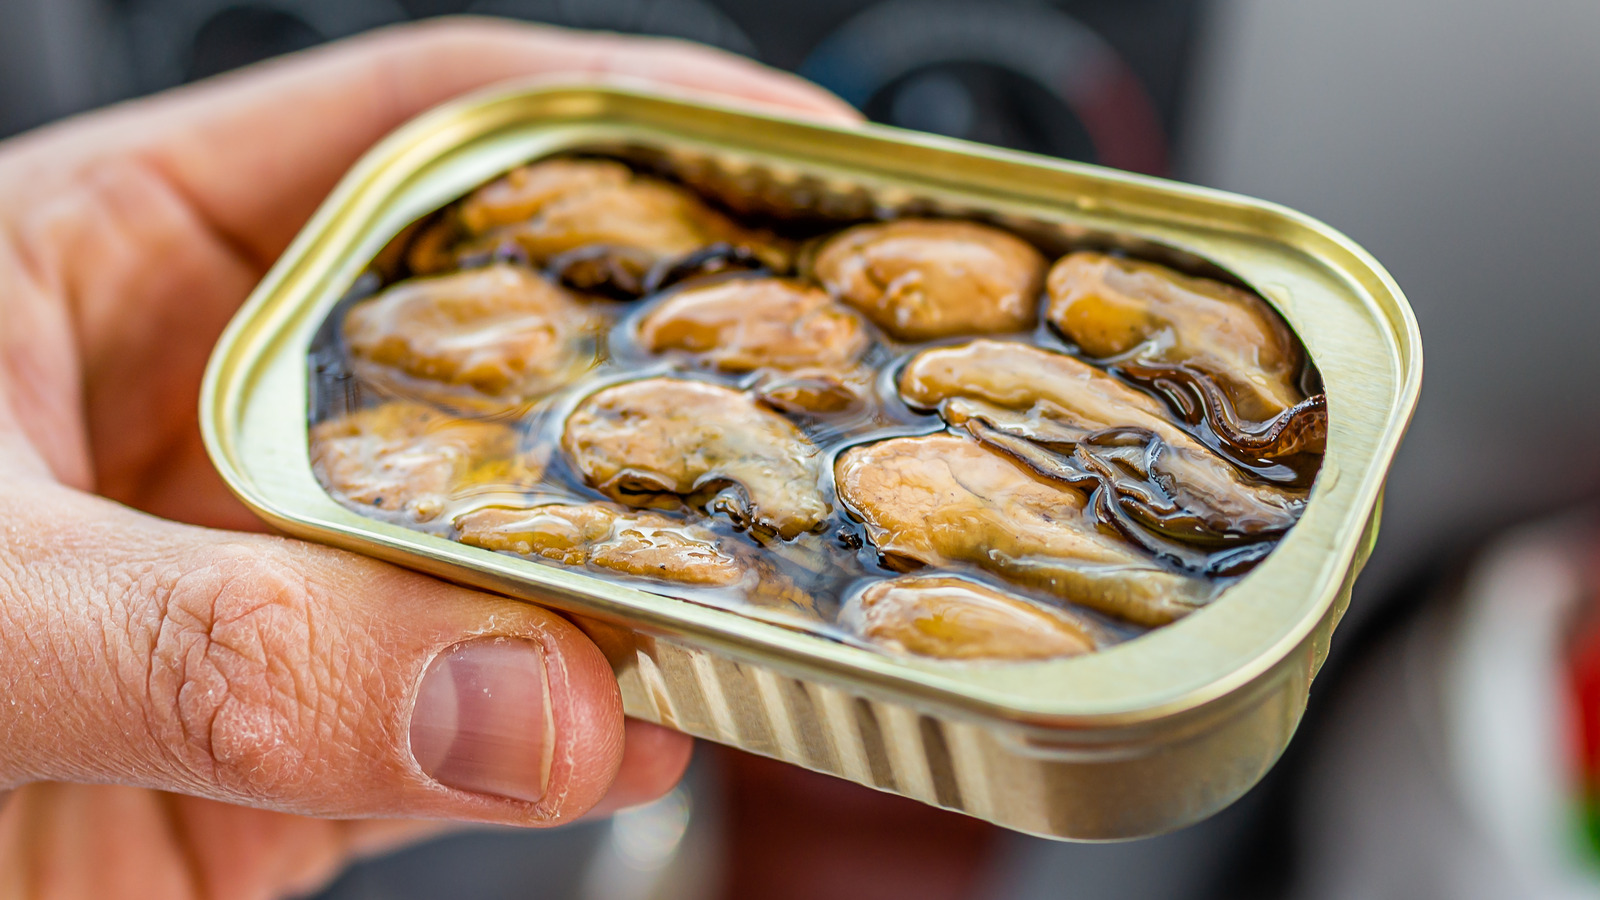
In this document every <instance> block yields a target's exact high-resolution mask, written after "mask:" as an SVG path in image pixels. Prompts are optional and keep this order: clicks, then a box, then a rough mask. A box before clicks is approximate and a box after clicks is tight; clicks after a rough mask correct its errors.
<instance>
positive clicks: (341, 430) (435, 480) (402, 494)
mask: <svg viewBox="0 0 1600 900" xmlns="http://www.w3.org/2000/svg"><path fill="white" fill-rule="evenodd" d="M311 467H312V470H313V471H314V472H315V473H316V476H317V479H318V480H319V481H321V482H322V485H323V487H324V488H325V489H327V491H328V493H330V494H332V495H333V496H334V497H335V498H337V499H339V500H342V501H344V502H346V503H349V504H352V505H355V506H358V507H366V508H374V509H380V510H383V511H385V512H392V513H400V514H402V515H404V516H406V517H408V518H410V519H412V520H414V521H417V522H427V521H430V520H432V519H435V518H437V517H438V516H439V515H440V514H441V513H443V512H444V510H445V508H446V507H447V505H448V503H449V502H450V501H451V500H452V499H454V498H460V497H463V496H467V495H470V494H472V493H474V492H476V491H482V490H490V489H497V490H518V489H525V488H528V487H531V486H532V485H533V484H535V483H537V482H538V480H539V477H540V475H542V474H543V468H544V467H543V466H542V465H540V464H539V463H538V461H537V460H536V459H534V458H532V457H530V456H528V455H526V454H523V453H520V452H519V451H518V436H517V433H516V432H515V431H514V430H512V429H511V428H509V427H507V426H506V425H504V424H501V423H498V422H479V421H470V420H462V419H458V418H455V417H454V416H450V415H446V414H445V413H443V412H441V411H439V410H437V409H433V408H432V407H428V406H423V405H421V404H418V403H409V402H405V401H394V402H391V403H385V404H383V405H382V406H376V407H371V408H368V409H363V410H358V411H356V412H353V413H350V414H348V415H345V416H342V417H340V418H337V419H329V420H328V421H325V422H321V423H318V424H317V425H316V426H314V427H313V428H312V429H311Z"/></svg>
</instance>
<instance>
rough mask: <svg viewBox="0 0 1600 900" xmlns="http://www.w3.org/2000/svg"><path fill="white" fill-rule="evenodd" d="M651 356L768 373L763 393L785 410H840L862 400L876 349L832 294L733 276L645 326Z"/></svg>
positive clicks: (674, 303) (684, 296)
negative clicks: (866, 359) (865, 357)
mask: <svg viewBox="0 0 1600 900" xmlns="http://www.w3.org/2000/svg"><path fill="white" fill-rule="evenodd" d="M639 343H640V345H641V346H643V347H644V348H645V349H646V350H649V351H651V352H653V353H667V352H678V353H686V354H690V355H691V356H692V357H693V358H695V359H696V360H698V361H700V362H701V363H703V364H704V365H706V366H709V367H710V368H713V369H717V370H718V371H722V372H729V373H733V374H743V373H746V372H755V371H761V372H763V376H762V378H761V380H760V382H759V384H758V385H757V388H756V389H757V392H758V393H759V394H760V395H761V396H762V398H763V399H765V400H767V401H768V402H769V403H771V404H772V405H773V406H776V407H778V408H779V409H784V410H790V411H796V412H838V411H840V410H843V409H846V408H848V407H850V406H853V405H855V404H857V403H859V402H860V400H861V396H862V395H863V394H864V393H866V392H867V390H868V387H867V384H868V382H870V380H871V373H870V372H867V371H863V370H862V369H861V368H860V367H858V366H857V365H856V363H857V362H858V361H859V360H860V359H861V355H862V354H863V353H865V352H866V351H867V348H868V347H869V346H871V343H872V338H871V335H869V334H868V326H867V323H866V321H865V320H864V319H862V318H861V315H860V314H859V313H857V312H856V311H855V310H852V309H850V308H848V307H845V306H842V305H840V304H839V303H837V302H835V301H834V300H833V299H832V298H830V297H829V296H828V294H827V292H825V291H823V290H821V289H819V288H815V287H810V286H808V285H805V284H802V283H800V282H797V281H791V280H787V279H779V278H731V279H726V280H723V281H718V282H715V283H712V284H707V285H703V286H699V287H690V288H686V289H684V290H682V291H678V292H676V293H674V294H672V295H671V296H669V297H667V298H666V299H665V300H663V301H661V304H660V305H659V306H657V307H656V308H655V309H653V310H651V311H650V313H649V314H648V315H646V316H645V317H644V319H643V320H641V321H640V323H639Z"/></svg>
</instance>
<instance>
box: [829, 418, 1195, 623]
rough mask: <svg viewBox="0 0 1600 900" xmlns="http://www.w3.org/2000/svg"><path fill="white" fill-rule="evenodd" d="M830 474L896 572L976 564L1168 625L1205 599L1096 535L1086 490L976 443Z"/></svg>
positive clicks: (858, 455) (906, 444) (936, 439)
mask: <svg viewBox="0 0 1600 900" xmlns="http://www.w3.org/2000/svg"><path fill="white" fill-rule="evenodd" d="M834 473H835V479H836V482H837V490H838V494H839V502H840V503H842V504H843V505H844V506H845V508H846V509H848V510H849V511H850V513H851V514H852V515H854V516H855V517H856V518H857V519H860V520H861V521H862V522H863V523H865V525H866V530H867V536H868V537H869V538H870V539H871V541H872V543H873V544H874V545H875V546H876V547H877V549H878V552H879V553H880V554H881V555H882V556H883V558H884V561H885V562H886V563H887V564H889V565H891V566H894V567H898V568H901V569H905V568H908V567H911V566H916V565H924V566H935V567H947V566H952V565H957V564H969V565H974V566H978V567H979V568H982V569H986V570H988V571H991V572H993V573H995V574H997V575H999V576H1001V577H1003V578H1005V579H1007V580H1009V581H1013V582H1016V583H1017V584H1022V585H1026V586H1030V587H1035V588H1038V589H1041V590H1045V591H1048V592H1050V593H1051V594H1054V595H1056V596H1058V597H1061V598H1062V599H1065V600H1070V601H1072V602H1075V603H1081V604H1083V605H1084V606H1088V607H1092V608H1094V609H1099V610H1101V611H1104V612H1107V613H1110V614H1111V615H1115V616H1119V617H1121V618H1124V619H1127V620H1128V621H1131V622H1135V623H1138V624H1140V625H1152V626H1153V625H1162V624H1165V623H1167V622H1171V621H1173V620H1174V619H1177V618H1179V617H1180V616H1183V615H1184V614H1186V613H1188V612H1189V611H1191V610H1193V609H1194V608H1195V607H1196V605H1198V604H1199V603H1202V602H1204V600H1205V599H1207V587H1206V585H1205V584H1204V583H1202V582H1200V581H1198V580H1196V579H1194V578H1190V577H1187V576H1184V575H1181V574H1178V573H1175V572H1172V571H1170V570H1168V569H1166V568H1165V567H1163V566H1161V565H1160V564H1158V563H1156V562H1155V561H1153V560H1151V559H1149V558H1148V557H1146V556H1144V555H1142V554H1140V553H1139V552H1138V551H1136V550H1134V549H1133V548H1131V547H1129V546H1128V545H1127V544H1125V543H1124V542H1122V541H1121V540H1119V539H1117V538H1115V537H1113V536H1111V535H1107V534H1103V533H1101V532H1100V531H1099V530H1097V529H1096V527H1095V525H1094V523H1093V522H1092V521H1090V519H1089V517H1088V516H1086V515H1085V512H1084V510H1085V506H1086V505H1087V503H1088V500H1087V498H1086V496H1085V495H1084V494H1083V493H1082V492H1081V491H1077V490H1072V489H1070V488H1065V487H1062V486H1060V485H1057V484H1053V483H1050V482H1048V481H1046V480H1044V479H1042V478H1040V477H1038V476H1037V475H1035V474H1034V473H1033V472H1031V471H1030V470H1028V469H1026V468H1024V467H1023V466H1022V465H1021V464H1019V463H1017V462H1015V461H1014V460H1012V459H1010V458H1009V457H1006V456H1004V455H1002V454H1000V453H998V452H996V451H994V450H991V449H989V448H987V447H985V446H983V445H982V444H979V443H978V442H977V441H974V440H971V439H969V438H964V437H959V436H956V435H950V434H936V435H928V436H925V437H911V438H894V439H891V440H887V441H881V442H879V443H875V444H867V445H864V446H860V447H855V448H852V449H851V450H849V451H847V452H846V453H844V454H843V455H842V456H841V457H840V458H839V460H838V462H837V463H836V464H835V468H834Z"/></svg>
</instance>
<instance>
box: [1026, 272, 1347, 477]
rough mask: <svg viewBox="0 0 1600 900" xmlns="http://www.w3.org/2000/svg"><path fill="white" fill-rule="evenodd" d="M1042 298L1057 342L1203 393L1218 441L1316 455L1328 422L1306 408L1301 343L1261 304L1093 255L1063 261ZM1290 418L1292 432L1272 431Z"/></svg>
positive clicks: (1200, 281) (1216, 285)
mask: <svg viewBox="0 0 1600 900" xmlns="http://www.w3.org/2000/svg"><path fill="white" fill-rule="evenodd" d="M1047 290H1048V292H1049V296H1050V303H1049V309H1048V312H1047V316H1048V318H1049V320H1050V323H1051V324H1052V325H1054V326H1055V327H1056V328H1057V329H1059V330H1060V331H1061V333H1062V334H1064V335H1065V336H1066V337H1068V338H1069V339H1071V340H1072V341H1074V342H1075V343H1077V344H1078V346H1079V347H1081V348H1083V351H1084V352H1085V353H1087V354H1088V355H1090V356H1093V357H1097V358H1101V359H1107V360H1115V361H1116V362H1117V364H1118V365H1119V366H1121V367H1122V368H1124V369H1125V370H1126V371H1127V372H1128V374H1129V375H1131V376H1133V377H1137V378H1139V379H1140V380H1143V381H1147V382H1158V381H1163V380H1165V381H1168V382H1177V383H1179V384H1181V385H1183V386H1185V387H1187V388H1188V389H1190V390H1192V391H1194V392H1195V393H1197V394H1199V395H1200V396H1199V397H1198V398H1197V399H1198V400H1199V401H1201V403H1202V404H1203V405H1204V406H1205V408H1206V411H1207V413H1208V415H1210V416H1211V417H1212V419H1213V425H1214V426H1216V427H1217V431H1218V433H1219V434H1222V435H1223V436H1224V437H1230V436H1232V435H1238V439H1237V440H1236V441H1235V442H1236V443H1238V444H1240V445H1241V446H1242V447H1244V448H1246V449H1249V450H1252V451H1254V452H1256V453H1258V454H1261V455H1264V456H1268V457H1276V456H1286V455H1289V454H1291V453H1298V452H1302V451H1306V450H1319V449H1321V442H1322V434H1321V432H1322V431H1325V428H1326V424H1325V422H1326V413H1325V411H1324V410H1323V407H1322V406H1321V404H1320V401H1319V402H1317V403H1315V404H1312V405H1309V406H1308V405H1305V404H1304V401H1305V400H1306V397H1305V396H1304V395H1303V394H1302V393H1301V391H1300V389H1299V387H1298V385H1297V382H1298V379H1299V374H1300V368H1301V362H1302V360H1301V354H1300V351H1299V346H1298V343H1297V342H1296V340H1295V338H1294V335H1293V334H1292V333H1291V332H1290V331H1289V328H1288V326H1287V325H1285V324H1284V323H1283V321H1282V320H1281V319H1280V318H1278V316H1277V314H1276V313H1274V312H1273V310H1272V309H1271V307H1269V306H1267V304H1266V302H1265V301H1263V300H1262V299H1261V298H1259V297H1257V296H1255V295H1254V294H1251V293H1250V292H1248V291H1245V290H1241V289H1239V288H1236V287H1233V286H1232V285H1227V284H1223V283H1222V282H1219V281H1213V280H1211V279H1208V278H1193V277H1190V276H1187V275H1182V274H1180V273H1178V272H1175V271H1173V270H1171V269H1169V268H1167V267H1165V266H1161V265H1156V264H1154V263H1148V262H1140V261H1137V260H1130V259H1119V258H1115V257H1111V256H1105V255H1103V254H1099V253H1073V254H1070V255H1068V256H1066V257H1064V258H1062V259H1061V260H1060V261H1059V262H1057V263H1056V264H1055V266H1054V267H1052V268H1051V270H1050V275H1049V278H1048V281H1047ZM1291 411H1293V412H1294V415H1293V416H1292V418H1293V419H1296V420H1299V421H1298V423H1296V424H1291V422H1290V421H1289V418H1285V420H1284V421H1283V422H1281V423H1279V422H1277V420H1279V419H1280V418H1281V417H1288V415H1289V414H1290V413H1291ZM1319 418H1320V419H1321V428H1320V429H1319V428H1317V427H1316V425H1317V422H1316V421H1315V420H1317V419H1319ZM1241 420H1242V422H1241ZM1243 423H1275V424H1276V433H1274V434H1271V435H1268V436H1266V439H1265V440H1264V439H1263V435H1262V432H1264V431H1266V430H1268V429H1267V428H1264V427H1262V426H1261V425H1260V424H1243ZM1269 427H1270V426H1269ZM1286 430H1287V431H1288V432H1289V433H1288V434H1287V435H1286V434H1284V433H1283V432H1285V431H1286Z"/></svg>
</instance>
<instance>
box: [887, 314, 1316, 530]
mask: <svg viewBox="0 0 1600 900" xmlns="http://www.w3.org/2000/svg"><path fill="white" fill-rule="evenodd" d="M900 392H901V395H902V396H903V397H904V398H905V400H906V402H907V403H909V404H911V405H912V406H915V407H919V408H923V409H937V410H939V411H940V413H941V414H942V415H943V416H944V418H945V420H946V421H948V422H950V424H952V425H957V426H962V427H966V428H967V429H968V430H969V431H971V432H972V433H973V435H974V436H975V437H977V438H979V439H980V440H984V441H985V442H986V443H990V444H991V445H993V446H995V447H997V448H998V449H1001V450H1003V451H1005V452H1007V453H1009V454H1010V455H1012V456H1014V457H1016V458H1018V459H1020V460H1022V461H1024V462H1026V463H1028V464H1029V465H1030V467H1031V468H1033V469H1034V471H1036V472H1038V473H1040V474H1042V475H1046V476H1049V477H1053V478H1056V479H1057V480H1060V481H1063V482H1064V483H1067V484H1075V483H1079V484H1081V483H1085V482H1088V481H1094V480H1100V479H1105V480H1107V481H1108V482H1109V484H1110V486H1111V487H1112V488H1113V489H1114V490H1116V491H1117V492H1118V494H1119V495H1120V496H1121V498H1122V499H1123V501H1124V508H1126V509H1128V510H1130V511H1132V512H1134V513H1135V514H1136V515H1138V516H1139V517H1140V518H1141V519H1143V520H1144V521H1145V523H1146V524H1148V525H1151V526H1153V527H1156V528H1157V529H1158V530H1163V531H1168V532H1175V533H1180V534H1182V535H1183V536H1191V537H1196V538H1199V537H1215V538H1218V539H1224V538H1226V537H1227V536H1229V535H1239V536H1248V537H1261V536H1268V535H1276V534H1281V533H1282V532H1284V531H1286V530H1287V529H1288V528H1289V527H1290V526H1292V525H1293V524H1294V523H1295V521H1296V520H1297V519H1298V518H1299V515H1300V512H1301V510H1302V509H1303V508H1304V505H1305V495H1304V492H1303V491H1300V490H1297V489H1293V488H1289V487H1282V486H1278V485H1273V484H1269V483H1265V482H1262V481H1260V480H1259V479H1256V478H1253V477H1252V476H1250V475H1248V474H1246V473H1245V472H1244V471H1242V470H1241V469H1240V468H1239V467H1238V466H1236V465H1234V464H1232V463H1230V462H1229V461H1228V460H1226V459H1224V458H1223V457H1222V456H1221V455H1219V454H1217V453H1216V452H1215V451H1213V450H1212V449H1211V448H1209V447H1207V446H1205V445H1204V444H1202V443H1200V442H1199V441H1198V440H1196V439H1195V438H1194V437H1192V436H1190V435H1189V434H1188V432H1185V431H1184V430H1183V429H1181V428H1179V427H1178V426H1177V425H1176V424H1175V423H1173V422H1172V421H1171V420H1170V419H1168V418H1167V416H1166V410H1165V408H1164V407H1163V405H1162V403H1161V401H1159V400H1157V399H1155V398H1154V397H1151V396H1149V395H1147V394H1142V393H1140V392H1139V391H1136V390H1134V389H1133V388H1130V387H1128V386H1127V385H1125V384H1123V383H1122V382H1120V381H1118V380H1117V379H1115V378H1113V377H1112V376H1110V375H1108V374H1106V373H1105V372H1103V371H1101V370H1099V369H1097V368H1095V367H1093V366H1091V365H1089V364H1087V363H1084V362H1080V361H1078V360H1076V359H1073V358H1072V357H1070V356H1067V355H1065V354H1062V353H1054V352H1051V351H1049V350H1042V349H1040V348H1038V347H1033V346H1030V345H1027V344H1021V343H1017V342H1013V341H993V340H979V341H973V342H971V343H969V344H962V345H958V346H954V347H940V348H938V349H934V350H926V351H924V352H922V353H920V354H918V355H917V356H915V357H913V358H912V360H911V362H910V363H908V364H907V365H906V368H905V370H904V371H903V372H902V373H901V375H900ZM1006 437H1009V438H1019V439H1022V440H1021V441H1016V440H1005V439H1004V438H1006ZM1030 444H1031V446H1030ZM1130 445H1131V446H1132V447H1134V448H1135V450H1134V452H1132V453H1127V452H1115V451H1116V450H1117V449H1118V448H1126V447H1128V446H1130ZM1126 476H1131V478H1130V477H1126Z"/></svg>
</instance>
